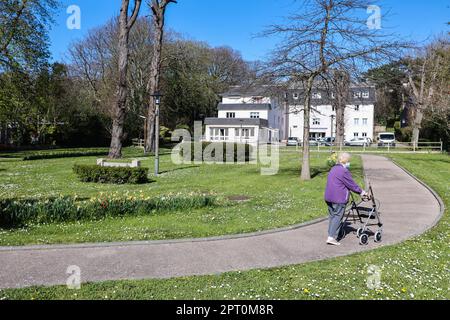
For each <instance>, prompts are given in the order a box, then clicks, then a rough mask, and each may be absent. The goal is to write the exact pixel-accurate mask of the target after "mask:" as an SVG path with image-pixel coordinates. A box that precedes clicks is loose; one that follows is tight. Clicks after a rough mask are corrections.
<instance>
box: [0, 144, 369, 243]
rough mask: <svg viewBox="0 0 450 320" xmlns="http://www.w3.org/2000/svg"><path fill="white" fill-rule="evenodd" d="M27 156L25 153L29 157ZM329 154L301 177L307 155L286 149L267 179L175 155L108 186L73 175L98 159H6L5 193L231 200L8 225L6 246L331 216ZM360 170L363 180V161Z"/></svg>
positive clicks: (0, 185)
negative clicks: (309, 176) (148, 172)
mask: <svg viewBox="0 0 450 320" xmlns="http://www.w3.org/2000/svg"><path fill="white" fill-rule="evenodd" d="M23 155H24V153H21V156H23ZM125 157H126V158H128V159H132V158H139V159H143V165H144V166H146V167H152V166H153V158H144V157H143V154H142V151H140V149H135V148H127V149H126V150H125ZM326 158H327V154H314V155H312V157H311V161H312V167H313V173H314V179H313V180H312V181H309V182H301V181H300V179H299V175H300V155H299V154H298V153H295V152H294V153H292V152H284V151H283V152H282V154H281V160H280V171H279V174H278V175H275V176H262V175H261V174H260V167H259V166H258V165H249V164H247V165H209V164H204V165H183V166H176V165H174V164H172V161H171V157H170V155H169V154H167V152H166V155H164V156H162V158H161V170H162V172H163V173H162V174H161V176H160V177H158V178H157V179H156V182H154V183H149V184H145V185H102V184H95V183H82V182H80V181H78V180H77V178H76V176H75V175H74V173H73V172H72V167H73V165H74V164H76V163H79V164H95V162H96V157H82V158H64V159H50V160H36V161H21V160H20V159H11V158H8V159H0V196H1V197H18V196H25V197H40V198H42V197H51V196H58V195H77V196H78V197H81V198H91V197H99V196H100V195H101V194H112V193H116V192H117V193H119V194H123V195H124V196H126V195H127V193H128V194H130V195H132V194H141V193H142V194H144V195H145V196H150V197H151V196H160V195H166V194H169V193H180V194H189V193H192V192H199V193H204V192H208V193H215V194H218V195H219V196H222V197H224V198H228V197H232V200H233V199H235V197H236V196H237V199H240V198H242V197H244V198H247V199H248V200H247V201H243V202H237V201H227V205H224V206H220V207H214V208H202V209H194V210H189V211H178V212H166V213H162V214H149V215H147V216H139V217H122V218H108V219H105V220H102V221H96V222H76V223H58V224H47V225H31V226H28V227H27V228H23V229H19V230H1V229H0V245H3V246H8V245H25V244H57V243H83V242H111V241H132V240H161V239H178V238H192V237H209V236H217V235H229V234H239V233H247V232H253V231H260V230H267V229H273V228H278V227H284V226H288V225H293V224H296V223H301V222H305V221H309V220H312V219H315V218H319V217H323V216H326V207H325V206H324V202H323V190H324V187H325V183H326V176H327V168H326ZM352 170H353V172H354V175H355V177H356V178H357V180H359V182H360V183H362V169H361V161H360V158H358V157H355V159H354V161H353V169H352Z"/></svg>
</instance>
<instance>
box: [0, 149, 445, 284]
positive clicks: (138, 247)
mask: <svg viewBox="0 0 450 320" xmlns="http://www.w3.org/2000/svg"><path fill="white" fill-rule="evenodd" d="M363 162H364V167H365V171H366V176H367V178H368V179H369V180H370V182H371V183H372V186H373V189H374V192H375V195H376V197H377V198H378V199H379V200H380V201H381V203H382V207H381V212H382V218H383V222H384V224H385V226H384V238H383V239H384V240H383V242H382V244H375V243H374V242H373V241H372V238H371V241H370V244H369V245H368V246H360V245H359V243H358V239H357V238H356V236H355V235H353V234H349V235H348V236H347V237H346V238H345V239H344V240H343V241H342V246H340V247H330V246H327V245H326V244H325V243H324V241H325V239H326V237H327V228H328V223H327V221H322V222H319V223H316V224H312V225H308V226H303V227H300V228H295V229H287V230H282V231H278V232H272V233H265V234H255V235H250V236H248V235H247V236H237V237H234V238H233V237H231V238H230V237H227V238H224V239H217V238H216V239H199V240H194V241H192V240H187V241H186V240H185V241H172V242H161V241H155V242H134V243H116V244H90V245H89V244H88V245H71V246H34V247H14V248H8V247H6V248H5V247H3V248H2V247H0V288H19V287H27V286H34V285H56V284H65V283H66V279H67V277H68V275H67V274H66V270H67V268H68V266H71V265H76V266H79V267H80V268H81V277H82V281H83V282H93V281H104V280H119V279H149V278H171V277H179V276H191V275H207V274H219V273H223V272H228V271H237V270H241V271H243V270H250V269H257V268H270V267H279V266H286V265H292V264H300V263H303V262H308V261H316V260H322V259H327V258H332V257H338V256H344V255H348V254H351V253H355V252H359V251H363V250H370V249H374V248H377V247H380V246H382V245H390V244H394V243H399V242H402V241H404V240H406V239H408V238H411V237H413V236H416V235H419V234H422V233H423V232H425V231H426V230H428V229H429V228H431V227H432V226H433V225H434V224H435V223H436V222H437V221H438V219H439V217H440V214H441V206H440V204H439V202H438V200H437V199H436V197H435V196H434V195H433V194H432V193H431V192H430V191H429V190H428V189H427V188H425V187H424V186H423V185H422V184H420V183H419V182H418V181H416V180H415V179H414V178H412V177H411V176H409V175H408V174H407V173H406V172H404V171H403V170H402V169H400V168H399V167H397V166H396V165H395V164H393V163H392V162H390V161H389V160H387V159H386V158H383V157H378V156H369V155H364V156H363Z"/></svg>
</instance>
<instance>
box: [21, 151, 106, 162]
mask: <svg viewBox="0 0 450 320" xmlns="http://www.w3.org/2000/svg"><path fill="white" fill-rule="evenodd" d="M107 155H108V152H105V151H59V152H49V153H37V154H30V155H28V156H25V157H23V158H22V159H23V160H24V161H33V160H46V159H62V158H77V157H98V156H107Z"/></svg>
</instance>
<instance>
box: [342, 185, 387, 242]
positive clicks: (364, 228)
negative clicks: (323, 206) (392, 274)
mask: <svg viewBox="0 0 450 320" xmlns="http://www.w3.org/2000/svg"><path fill="white" fill-rule="evenodd" d="M369 203H370V204H371V207H370V206H363V204H369ZM379 210H380V202H379V201H378V200H376V198H375V196H374V193H373V189H372V185H371V184H370V183H369V193H368V195H367V196H364V197H362V198H361V201H360V202H358V203H357V202H356V199H355V196H354V195H353V193H352V194H351V202H350V203H349V205H348V206H347V208H346V210H345V214H344V217H343V218H342V222H341V225H340V229H339V230H340V231H339V238H340V239H343V238H344V237H345V236H346V235H347V233H348V232H347V231H348V229H347V228H348V227H349V225H352V224H357V225H358V229H353V230H351V231H356V236H357V237H358V239H359V244H360V245H367V244H369V238H370V236H372V235H373V236H374V241H375V243H380V242H381V241H382V239H383V223H382V221H381V217H380V216H381V213H380V211H379ZM375 226H376V227H377V228H378V229H377V231H376V232H373V231H371V230H370V227H375Z"/></svg>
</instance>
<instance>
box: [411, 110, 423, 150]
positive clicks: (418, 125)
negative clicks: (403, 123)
mask: <svg viewBox="0 0 450 320" xmlns="http://www.w3.org/2000/svg"><path fill="white" fill-rule="evenodd" d="M422 120H423V112H422V110H420V109H418V108H417V109H416V110H415V115H414V122H413V132H412V141H411V143H412V144H413V145H414V146H416V147H417V146H418V145H419V138H420V129H422Z"/></svg>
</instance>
